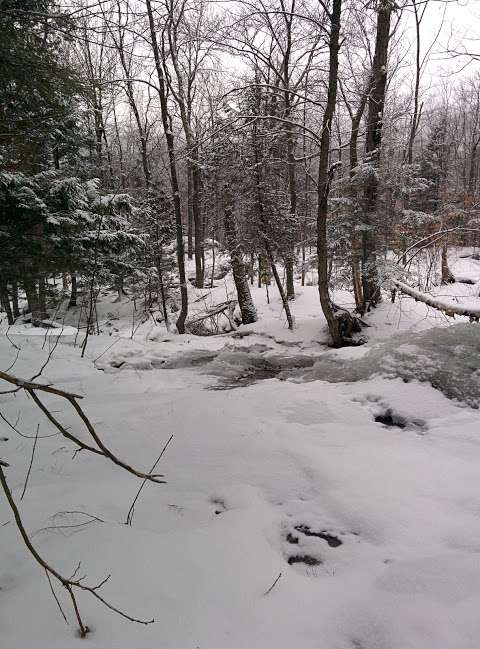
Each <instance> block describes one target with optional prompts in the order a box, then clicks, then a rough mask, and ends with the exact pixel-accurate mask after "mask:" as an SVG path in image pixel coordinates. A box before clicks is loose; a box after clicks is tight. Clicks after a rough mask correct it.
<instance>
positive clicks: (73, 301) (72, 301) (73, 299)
mask: <svg viewBox="0 0 480 649" xmlns="http://www.w3.org/2000/svg"><path fill="white" fill-rule="evenodd" d="M70 279H71V281H72V285H71V292H70V299H69V301H68V307H67V308H69V309H71V308H72V307H74V306H77V275H76V273H72V274H71V275H70Z"/></svg>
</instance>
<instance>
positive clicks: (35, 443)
mask: <svg viewBox="0 0 480 649" xmlns="http://www.w3.org/2000/svg"><path fill="white" fill-rule="evenodd" d="M39 430H40V424H37V432H36V434H35V439H34V442H33V448H32V456H31V458H30V464H29V466H28V471H27V475H26V476H25V484H24V485H23V490H22V495H21V496H20V500H23V497H24V495H25V492H26V491H27V485H28V479H29V477H30V471H31V470H32V465H33V458H34V457H35V449H36V448H37V441H38V431H39Z"/></svg>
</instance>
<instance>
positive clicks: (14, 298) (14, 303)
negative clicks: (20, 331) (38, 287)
mask: <svg viewBox="0 0 480 649" xmlns="http://www.w3.org/2000/svg"><path fill="white" fill-rule="evenodd" d="M12 312H13V318H14V320H16V319H17V318H18V317H19V316H20V308H19V306H18V283H17V281H16V280H15V281H13V282H12Z"/></svg>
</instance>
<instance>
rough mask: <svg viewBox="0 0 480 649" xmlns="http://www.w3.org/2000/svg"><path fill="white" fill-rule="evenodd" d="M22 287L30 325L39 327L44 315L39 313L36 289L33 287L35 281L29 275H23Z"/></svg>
mask: <svg viewBox="0 0 480 649" xmlns="http://www.w3.org/2000/svg"><path fill="white" fill-rule="evenodd" d="M23 287H24V289H25V294H26V296H27V301H28V307H29V309H30V313H31V316H32V324H33V325H34V326H39V325H40V323H41V321H42V320H43V319H44V317H45V314H44V313H42V312H41V309H40V302H39V298H38V293H37V287H36V285H35V280H34V279H33V277H32V276H31V275H25V277H24V278H23Z"/></svg>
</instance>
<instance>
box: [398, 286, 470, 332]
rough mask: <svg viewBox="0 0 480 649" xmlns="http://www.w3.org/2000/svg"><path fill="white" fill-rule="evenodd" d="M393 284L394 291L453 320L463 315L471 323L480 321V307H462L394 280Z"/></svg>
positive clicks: (467, 305)
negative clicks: (396, 290) (441, 312)
mask: <svg viewBox="0 0 480 649" xmlns="http://www.w3.org/2000/svg"><path fill="white" fill-rule="evenodd" d="M392 283H393V286H394V290H395V289H398V290H399V291H401V292H402V293H405V295H409V296H410V297H413V299H414V300H415V301H416V302H423V303H424V304H427V305H428V306H431V307H433V308H434V309H438V310H439V311H443V313H445V315H448V316H450V317H451V318H454V317H455V316H456V315H463V316H467V317H469V318H470V320H471V321H475V322H478V320H479V319H480V306H473V305H469V304H466V305H463V306H462V305H461V304H458V303H456V302H453V300H444V299H441V298H438V297H434V296H433V295H428V294H427V293H422V292H421V291H418V290H417V289H415V288H412V287H411V286H408V284H404V283H403V282H400V281H399V280H396V279H394V280H392Z"/></svg>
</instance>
